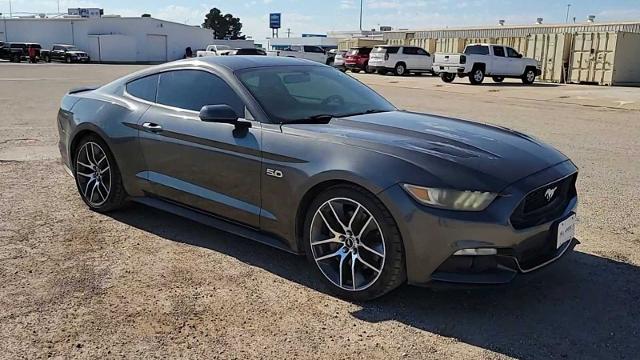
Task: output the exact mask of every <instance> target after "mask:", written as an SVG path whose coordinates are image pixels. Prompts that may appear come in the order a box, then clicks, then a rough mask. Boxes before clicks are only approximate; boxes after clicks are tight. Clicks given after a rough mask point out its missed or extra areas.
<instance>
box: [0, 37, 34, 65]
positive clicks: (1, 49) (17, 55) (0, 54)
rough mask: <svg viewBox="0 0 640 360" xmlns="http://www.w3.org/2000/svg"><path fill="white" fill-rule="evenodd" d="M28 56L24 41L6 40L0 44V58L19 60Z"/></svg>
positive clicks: (12, 60)
mask: <svg viewBox="0 0 640 360" xmlns="http://www.w3.org/2000/svg"><path fill="white" fill-rule="evenodd" d="M28 57H29V53H28V51H27V44H26V43H16V42H7V43H4V44H2V45H1V46H0V59H2V60H9V61H11V62H20V61H22V59H26V58H28Z"/></svg>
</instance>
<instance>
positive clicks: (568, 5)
mask: <svg viewBox="0 0 640 360" xmlns="http://www.w3.org/2000/svg"><path fill="white" fill-rule="evenodd" d="M570 9H571V4H567V17H566V19H565V20H564V22H565V23H568V22H569V10H570Z"/></svg>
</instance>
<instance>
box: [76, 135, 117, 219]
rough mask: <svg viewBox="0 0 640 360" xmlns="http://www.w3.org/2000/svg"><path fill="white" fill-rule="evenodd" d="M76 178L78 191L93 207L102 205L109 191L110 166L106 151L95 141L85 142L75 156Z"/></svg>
mask: <svg viewBox="0 0 640 360" xmlns="http://www.w3.org/2000/svg"><path fill="white" fill-rule="evenodd" d="M76 178H77V181H78V187H79V189H80V193H81V194H82V196H83V197H84V199H85V200H86V201H87V202H88V203H89V205H91V206H93V207H99V206H102V205H103V204H104V203H105V202H107V199H108V198H109V194H110V193H111V184H112V178H111V166H110V165H109V159H108V158H107V153H106V152H105V151H104V149H102V147H100V145H99V144H97V143H95V142H87V143H85V144H84V145H82V147H81V148H80V150H79V151H78V155H77V157H76Z"/></svg>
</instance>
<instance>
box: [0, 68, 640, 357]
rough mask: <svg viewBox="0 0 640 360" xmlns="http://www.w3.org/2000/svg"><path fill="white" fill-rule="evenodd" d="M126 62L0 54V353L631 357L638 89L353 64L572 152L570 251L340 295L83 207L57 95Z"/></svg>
mask: <svg viewBox="0 0 640 360" xmlns="http://www.w3.org/2000/svg"><path fill="white" fill-rule="evenodd" d="M138 68H139V67H136V66H116V65H63V64H50V65H44V64H38V65H27V64H8V63H0V114H1V115H0V284H1V287H0V357H1V358H46V357H57V358H68V357H78V358H97V357H101V358H121V357H127V358H129V357H134V358H142V357H144V358H168V357H171V358H196V357H200V358H204V357H206V358H230V359H234V358H235V359H245V358H264V359H270V358H278V359H285V358H303V359H307V358H330V359H333V358H358V359H375V358H391V359H396V358H409V359H442V358H455V359H461V358H470V359H479V358H482V359H503V358H524V359H549V358H553V359H565V358H569V359H591V358H593V359H596V358H599V359H602V358H627V359H633V358H637V357H638V353H640V341H638V339H639V338H640V320H638V319H640V306H638V304H640V205H639V204H640V187H639V186H638V184H639V183H640V160H639V158H640V140H639V139H640V89H639V88H605V87H592V86H577V85H571V86H564V85H562V86H561V85H555V84H538V85H536V86H531V87H524V86H521V84H519V83H517V82H506V83H504V84H502V85H497V84H492V83H491V82H490V81H489V82H488V83H487V84H486V85H484V86H470V85H468V84H467V82H466V81H462V80H457V81H456V82H455V83H453V84H444V83H442V82H440V80H439V79H437V78H432V77H428V76H411V77H404V78H397V77H393V76H379V75H365V74H362V75H356V77H357V78H358V79H360V80H362V81H364V82H365V83H367V84H369V85H370V86H372V87H373V88H374V89H376V90H378V91H379V92H381V93H382V94H383V95H385V96H387V97H388V98H389V99H390V100H391V101H392V102H394V103H395V104H396V105H397V106H399V107H401V108H406V109H411V110H416V111H422V112H430V113H436V114H442V115H448V116H453V117H460V118H465V119H474V120H477V121H481V122H488V123H493V124H498V125H502V126H507V127H511V128H514V129H517V130H520V131H523V132H526V133H529V134H531V135H533V136H536V137H538V138H540V139H542V140H544V141H546V142H548V143H550V144H553V145H554V146H556V147H558V148H559V149H560V150H561V151H563V152H564V153H565V154H567V155H568V156H569V157H571V158H572V159H573V161H574V162H575V163H576V164H577V165H578V166H579V167H580V170H581V173H580V178H579V184H578V186H579V194H580V196H581V199H580V201H581V204H580V209H579V228H578V238H579V240H580V241H581V242H582V244H580V245H579V246H578V247H577V248H576V252H575V253H573V254H571V255H570V256H569V257H567V258H566V259H564V260H563V261H562V262H559V263H557V264H555V265H553V266H552V267H550V268H548V269H545V270H544V271H542V272H541V273H539V274H536V275H535V276H533V277H528V278H521V279H519V280H518V281H517V282H516V283H514V284H511V285H509V286H506V287H499V288H489V289H477V290H446V291H444V290H440V291H434V290H432V289H423V288H415V287H409V286H404V287H402V288H401V289H399V290H397V291H395V292H393V293H391V294H389V295H388V296H385V297H384V298H382V299H379V300H376V301H374V302H370V303H365V304H355V303H349V302H345V301H342V300H339V299H337V298H334V297H332V296H330V295H327V294H326V293H325V288H324V287H323V285H322V283H320V282H319V281H318V280H317V279H316V278H314V277H313V276H312V274H311V272H310V270H309V267H308V265H307V263H306V262H305V260H304V259H303V258H299V257H296V256H293V255H290V254H287V253H284V252H281V251H278V250H275V249H271V248H268V247H266V246H263V245H260V244H257V243H253V242H251V241H249V240H245V239H242V238H238V237H235V236H232V235H229V234H226V233H223V232H220V231H217V230H215V229H211V228H208V227H205V226H201V225H199V224H196V223H193V222H191V221H188V220H184V219H181V218H178V217H175V216H173V215H169V214H166V213H162V212H160V211H156V210H153V209H149V208H146V207H144V206H141V205H132V206H130V207H128V208H127V209H125V210H123V211H118V212H115V213H112V214H110V215H108V216H106V215H100V214H96V213H94V212H91V211H89V210H88V209H87V208H86V206H85V205H84V204H83V203H82V201H81V200H80V197H79V196H78V195H77V194H76V190H75V186H74V183H73V181H72V179H71V178H70V177H69V176H68V175H67V174H66V173H65V172H64V171H63V169H62V167H61V166H60V162H59V160H58V159H59V154H58V151H57V145H56V144H57V133H56V128H55V117H56V111H57V108H58V106H59V101H60V98H61V97H62V95H63V94H64V93H65V92H66V91H67V90H68V89H69V88H73V87H77V86H83V85H90V84H100V83H105V82H107V81H109V80H111V79H115V78H117V77H119V76H121V75H124V74H127V73H130V72H132V71H134V70H136V69H138Z"/></svg>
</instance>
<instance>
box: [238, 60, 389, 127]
mask: <svg viewBox="0 0 640 360" xmlns="http://www.w3.org/2000/svg"><path fill="white" fill-rule="evenodd" d="M238 78H239V79H240V81H241V82H242V83H243V84H244V86H245V87H246V88H247V89H248V90H249V92H251V94H252V95H253V97H255V98H256V100H257V101H258V102H259V103H260V105H261V106H262V108H263V109H264V111H265V112H266V113H267V115H269V117H270V118H271V119H272V121H274V122H278V123H286V122H290V121H296V120H297V121H300V120H304V119H309V118H312V117H317V116H331V117H343V116H348V115H357V114H364V113H367V112H385V111H393V110H395V107H394V106H393V105H391V104H390V103H389V102H388V101H387V100H385V99H384V98H383V97H382V96H380V95H378V94H377V93H376V92H374V91H373V90H371V89H369V88H368V87H366V86H365V85H363V84H362V83H360V82H359V81H357V80H355V79H354V78H352V77H350V76H348V75H345V74H343V73H341V72H340V71H337V70H335V69H333V68H330V67H325V66H275V67H263V68H252V69H247V70H243V71H240V72H238Z"/></svg>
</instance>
